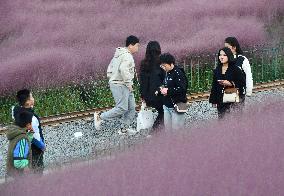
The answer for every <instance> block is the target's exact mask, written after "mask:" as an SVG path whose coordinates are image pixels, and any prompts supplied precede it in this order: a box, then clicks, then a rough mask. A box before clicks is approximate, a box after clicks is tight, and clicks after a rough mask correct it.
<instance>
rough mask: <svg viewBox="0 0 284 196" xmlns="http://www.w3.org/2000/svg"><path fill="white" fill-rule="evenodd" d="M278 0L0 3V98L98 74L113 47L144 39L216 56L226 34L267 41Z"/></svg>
mask: <svg viewBox="0 0 284 196" xmlns="http://www.w3.org/2000/svg"><path fill="white" fill-rule="evenodd" d="M283 10H284V5H283V2H282V1H281V0H272V1H271V0H270V1H268V0H251V1H247V0H238V1H235V0H227V1H223V0H215V1H209V0H163V1H161V0H156V1H149V0H108V1H107V2H106V1H103V0H96V1H94V0H80V1H79V0H69V1H66V0H26V1H24V2H23V1H22V0H13V1H10V0H1V1H0V78H1V83H0V93H1V94H4V93H5V92H10V91H11V90H18V89H20V88H23V87H28V88H33V87H48V86H50V85H57V86H58V85H59V84H60V85H64V83H71V82H74V81H78V80H82V79H86V78H87V79H88V78H90V77H92V78H96V77H97V75H98V74H103V75H105V72H104V70H106V67H107V65H108V63H109V62H110V59H111V58H112V55H113V53H114V50H115V47H118V46H124V42H125V38H126V37H127V36H128V35H130V34H134V35H136V36H138V37H139V38H140V40H141V50H140V52H139V53H138V54H137V55H135V58H136V60H137V66H139V60H141V58H142V57H143V56H144V54H145V46H146V44H147V42H148V41H150V40H157V41H159V42H160V44H161V46H162V51H163V52H172V53H173V54H175V55H176V56H178V57H182V56H184V55H186V54H190V53H193V52H194V53H200V52H204V51H214V52H215V51H217V50H218V49H219V48H221V47H223V41H224V39H225V37H227V36H236V37H237V38H238V39H239V40H240V42H241V44H242V46H245V45H246V46H252V45H254V44H262V43H264V42H266V41H269V36H268V33H267V31H266V27H267V25H269V24H270V23H271V21H273V18H274V17H275V16H277V15H279V14H281V13H283Z"/></svg>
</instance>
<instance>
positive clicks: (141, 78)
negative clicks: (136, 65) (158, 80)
mask: <svg viewBox="0 0 284 196" xmlns="http://www.w3.org/2000/svg"><path fill="white" fill-rule="evenodd" d="M139 82H140V87H139V91H140V97H141V98H142V99H145V96H146V93H147V87H148V83H149V80H147V76H146V73H145V72H144V71H142V70H141V71H140V74H139Z"/></svg>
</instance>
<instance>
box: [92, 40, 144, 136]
mask: <svg viewBox="0 0 284 196" xmlns="http://www.w3.org/2000/svg"><path fill="white" fill-rule="evenodd" d="M138 49H139V39H138V38H137V37H135V36H133V35H131V36H129V37H127V39H126V47H119V48H116V51H115V54H114V57H113V59H112V60H111V62H110V64H109V66H108V69H107V76H108V78H109V86H110V90H111V92H112V95H113V98H114V101H115V107H114V108H112V109H111V110H109V111H106V112H104V113H102V114H101V115H99V114H98V113H95V114H94V124H95V128H96V130H100V128H101V123H102V121H105V120H112V119H114V118H117V117H121V124H122V129H121V131H120V132H119V133H127V132H129V133H134V132H135V131H134V129H131V128H130V124H131V122H133V120H134V117H135V99H134V93H133V79H134V75H135V63H134V59H133V56H132V54H134V53H136V52H138Z"/></svg>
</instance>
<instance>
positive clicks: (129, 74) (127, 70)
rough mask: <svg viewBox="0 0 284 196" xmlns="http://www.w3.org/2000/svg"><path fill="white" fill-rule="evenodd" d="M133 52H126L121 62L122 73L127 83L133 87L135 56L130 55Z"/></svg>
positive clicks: (129, 86)
mask: <svg viewBox="0 0 284 196" xmlns="http://www.w3.org/2000/svg"><path fill="white" fill-rule="evenodd" d="M129 55H131V54H128V53H127V54H125V56H123V57H122V58H123V59H122V62H121V64H120V73H121V77H122V79H123V82H124V83H125V85H126V86H127V87H128V88H129V89H131V88H132V85H133V78H134V66H135V65H134V62H133V58H132V57H131V56H129Z"/></svg>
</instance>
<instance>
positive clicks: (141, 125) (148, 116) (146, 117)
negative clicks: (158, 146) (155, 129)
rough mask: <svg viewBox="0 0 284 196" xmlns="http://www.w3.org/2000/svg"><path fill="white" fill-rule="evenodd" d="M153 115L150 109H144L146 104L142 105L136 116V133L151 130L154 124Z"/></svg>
mask: <svg viewBox="0 0 284 196" xmlns="http://www.w3.org/2000/svg"><path fill="white" fill-rule="evenodd" d="M154 121H155V119H154V114H153V112H152V110H151V109H146V103H144V102H143V103H142V105H141V109H140V111H139V113H138V116H137V128H136V129H137V131H140V130H142V129H149V128H152V126H153V124H154Z"/></svg>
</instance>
